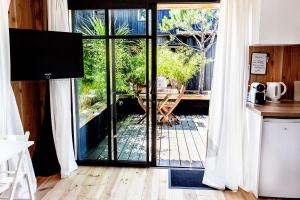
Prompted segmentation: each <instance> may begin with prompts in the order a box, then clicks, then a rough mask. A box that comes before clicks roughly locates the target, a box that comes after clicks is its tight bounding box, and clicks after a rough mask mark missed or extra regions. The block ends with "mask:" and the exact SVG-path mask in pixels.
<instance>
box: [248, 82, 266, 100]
mask: <svg viewBox="0 0 300 200" xmlns="http://www.w3.org/2000/svg"><path fill="white" fill-rule="evenodd" d="M249 101H250V102H251V103H254V104H260V105H264V104H265V102H266V87H265V85H264V84H262V83H259V82H253V83H252V84H251V86H250V91H249Z"/></svg>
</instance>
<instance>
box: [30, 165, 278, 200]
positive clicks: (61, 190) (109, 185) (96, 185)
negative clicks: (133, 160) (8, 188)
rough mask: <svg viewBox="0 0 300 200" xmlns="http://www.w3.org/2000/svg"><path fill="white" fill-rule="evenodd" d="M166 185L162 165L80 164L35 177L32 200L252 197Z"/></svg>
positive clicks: (226, 199) (223, 199)
mask: <svg viewBox="0 0 300 200" xmlns="http://www.w3.org/2000/svg"><path fill="white" fill-rule="evenodd" d="M168 184H169V183H168V170H167V169H162V168H116V167H80V168H79V169H78V170H77V171H75V172H74V173H73V174H72V175H71V176H70V177H69V178H66V179H62V180H59V176H58V175H56V176H51V177H44V178H42V177H39V178H38V191H37V193H36V199H37V200H40V199H44V200H87V199H88V200H98V199H99V200H100V199H103V200H255V198H254V197H253V196H252V195H251V194H250V193H247V192H244V191H242V190H241V191H239V192H230V191H225V192H223V191H217V190H196V189H191V190H189V189H170V188H169V185H168ZM262 199H263V200H273V199H274V198H262ZM278 200H279V199H278Z"/></svg>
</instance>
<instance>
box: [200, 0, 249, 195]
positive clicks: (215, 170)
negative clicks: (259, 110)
mask: <svg viewBox="0 0 300 200" xmlns="http://www.w3.org/2000/svg"><path fill="white" fill-rule="evenodd" d="M252 3H253V1H252V0H221V7H220V9H221V14H220V25H219V30H218V41H217V49H216V58H215V66H214V73H213V80H212V97H211V102H210V109H209V127H208V151H207V157H206V161H205V175H204V179H203V183H204V184H206V185H209V186H212V187H214V188H217V189H225V187H226V188H229V189H231V190H234V191H236V190H238V188H239V187H243V183H244V181H245V180H244V170H243V169H244V165H245V164H246V165H247V163H245V161H246V159H244V155H243V142H244V141H243V140H244V136H245V134H246V131H245V124H246V123H245V110H246V89H247V72H248V48H249V36H250V34H249V33H250V29H251V8H252Z"/></svg>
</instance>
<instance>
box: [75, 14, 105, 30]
mask: <svg viewBox="0 0 300 200" xmlns="http://www.w3.org/2000/svg"><path fill="white" fill-rule="evenodd" d="M73 32H77V33H82V34H83V35H105V11H104V10H78V11H74V15H73Z"/></svg>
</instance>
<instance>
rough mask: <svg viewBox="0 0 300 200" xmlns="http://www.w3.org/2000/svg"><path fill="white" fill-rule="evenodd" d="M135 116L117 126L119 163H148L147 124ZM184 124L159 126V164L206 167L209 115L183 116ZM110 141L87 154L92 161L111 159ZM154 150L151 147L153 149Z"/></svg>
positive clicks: (103, 142) (123, 120)
mask: <svg viewBox="0 0 300 200" xmlns="http://www.w3.org/2000/svg"><path fill="white" fill-rule="evenodd" d="M141 117H142V116H141V115H138V114H133V115H128V116H127V117H124V118H122V120H120V121H119V122H118V123H117V133H118V134H117V157H118V160H123V161H124V160H125V161H126V160H131V161H146V124H145V121H143V122H142V123H138V121H139V120H140V119H141ZM177 117H178V119H179V120H180V124H178V125H173V126H172V127H170V126H167V125H165V124H162V125H161V124H158V125H157V165H158V166H172V167H198V168H202V167H203V164H202V161H204V159H205V154H206V140H207V116H205V115H179V116H177ZM107 144H108V138H107V137H106V138H104V139H103V140H102V141H101V142H100V143H99V145H98V146H96V147H94V148H92V149H90V150H89V151H88V152H87V159H89V160H107V159H108V145H107ZM150 148H151V147H150Z"/></svg>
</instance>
